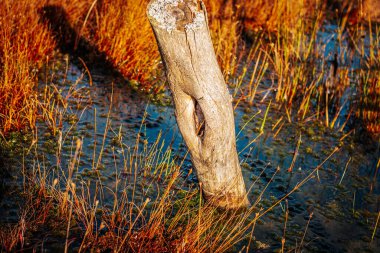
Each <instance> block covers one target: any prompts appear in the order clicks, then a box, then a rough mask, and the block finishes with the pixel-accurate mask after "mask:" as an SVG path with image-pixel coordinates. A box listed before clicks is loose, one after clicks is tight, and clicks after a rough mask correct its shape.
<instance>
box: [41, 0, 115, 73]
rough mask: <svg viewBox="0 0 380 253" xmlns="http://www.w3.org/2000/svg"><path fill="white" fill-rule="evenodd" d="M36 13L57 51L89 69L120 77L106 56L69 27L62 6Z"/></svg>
mask: <svg viewBox="0 0 380 253" xmlns="http://www.w3.org/2000/svg"><path fill="white" fill-rule="evenodd" d="M38 13H39V15H40V22H42V23H43V24H45V25H46V26H48V27H49V30H50V31H51V33H52V35H53V36H54V38H55V41H56V43H57V47H58V49H59V50H60V51H61V52H62V53H63V54H69V55H71V56H73V58H74V60H75V61H77V60H78V59H82V60H83V61H84V62H85V63H86V65H87V66H89V67H90V68H91V69H95V70H103V71H104V70H106V71H108V72H109V73H111V74H112V75H115V74H116V75H117V76H118V77H122V75H121V74H120V73H119V72H118V71H117V70H116V69H115V67H114V65H113V64H112V62H110V61H109V60H107V56H106V54H105V53H104V52H101V51H99V50H98V49H97V48H96V47H95V46H94V45H92V43H90V42H89V41H88V40H87V39H86V38H84V37H83V36H81V34H80V30H81V29H76V28H74V27H72V26H71V24H70V22H69V18H68V14H67V12H66V11H65V9H64V8H63V7H62V6H59V5H46V6H44V7H42V8H41V9H39V10H38ZM78 30H79V31H78Z"/></svg>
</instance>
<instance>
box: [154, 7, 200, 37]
mask: <svg viewBox="0 0 380 253" xmlns="http://www.w3.org/2000/svg"><path fill="white" fill-rule="evenodd" d="M148 16H150V17H151V18H153V19H154V20H155V21H156V22H157V23H158V26H159V27H160V28H161V29H164V30H167V31H168V32H171V31H173V30H179V31H185V30H190V29H191V30H195V29H197V28H199V27H201V26H202V24H203V22H204V20H205V15H204V13H203V5H202V3H201V1H200V0H152V1H151V2H150V4H149V5H148Z"/></svg>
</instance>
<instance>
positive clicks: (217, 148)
mask: <svg viewBox="0 0 380 253" xmlns="http://www.w3.org/2000/svg"><path fill="white" fill-rule="evenodd" d="M147 15H148V18H149V21H150V23H151V25H152V27H153V31H154V34H155V37H156V40H157V44H158V47H159V50H160V53H161V58H162V61H163V63H164V66H165V71H166V76H167V79H168V82H169V86H170V90H171V92H172V96H173V100H174V105H175V113H176V118H177V123H178V126H179V129H180V131H181V133H182V136H183V138H184V140H185V142H186V145H187V147H188V148H189V151H190V154H191V159H192V162H193V165H194V167H195V169H196V172H197V175H198V179H199V182H200V183H201V184H202V190H203V195H204V196H205V198H206V199H207V200H208V201H211V202H212V204H214V205H216V206H219V207H223V208H240V207H246V206H248V204H249V202H248V199H247V196H246V189H245V184H244V180H243V176H242V172H241V168H240V165H239V160H238V156H237V152H236V140H235V123H234V115H233V109H232V104H231V102H232V101H231V99H232V98H231V95H230V94H229V92H228V89H227V85H226V83H225V82H224V79H223V75H222V73H221V70H220V68H219V66H218V62H217V60H216V56H215V52H214V49H213V44H212V42H211V37H210V33H209V30H208V24H207V13H206V8H205V6H204V4H203V2H201V1H197V0H152V1H151V2H150V3H149V5H148V10H147Z"/></svg>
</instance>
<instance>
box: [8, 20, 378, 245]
mask: <svg viewBox="0 0 380 253" xmlns="http://www.w3.org/2000/svg"><path fill="white" fill-rule="evenodd" d="M335 29H336V27H334V26H331V27H330V26H326V30H325V31H323V33H326V34H325V35H323V34H322V36H321V37H322V38H324V39H321V43H325V44H326V45H327V46H326V48H327V49H326V50H325V58H326V59H328V58H329V57H330V55H331V52H334V51H336V50H337V46H336V39H335V42H334V39H331V38H332V37H331V38H329V36H328V35H329V34H331V33H334V31H335ZM339 50H346V49H345V47H339ZM347 52H348V51H347ZM347 54H348V53H347ZM347 57H348V56H347ZM354 59H357V58H354ZM347 64H348V63H347ZM353 66H357V67H359V66H360V61H356V60H355V61H354V62H353ZM82 74H83V73H82V71H81V70H80V69H79V68H78V66H77V65H75V64H70V65H69V66H68V70H67V72H66V74H65V73H60V74H59V75H58V76H56V77H54V78H51V77H50V75H47V76H48V78H46V79H47V80H48V81H47V82H46V83H42V84H41V87H42V88H43V87H44V86H46V84H48V85H49V86H52V84H51V83H54V85H55V86H56V87H57V88H58V90H60V92H59V93H60V95H61V96H63V97H65V96H67V95H68V94H70V98H68V102H69V103H68V109H67V111H66V110H65V112H64V114H63V115H64V116H63V125H62V129H61V132H62V133H63V134H62V136H61V137H60V136H59V135H58V136H54V135H52V134H50V132H51V131H50V130H48V129H47V128H46V127H45V126H44V125H43V124H41V125H40V127H39V128H38V129H39V135H40V142H41V143H40V144H39V148H40V151H41V152H42V153H43V154H44V156H45V157H46V159H45V160H44V165H45V166H46V167H48V168H51V171H54V170H58V169H57V168H56V167H57V164H58V167H59V169H62V170H63V171H65V170H67V168H68V167H69V163H70V161H71V159H72V157H73V154H74V153H75V139H76V138H78V137H79V138H80V139H81V140H82V141H83V147H82V150H81V157H80V163H79V166H78V168H77V171H76V172H75V173H76V175H77V176H78V177H77V179H78V180H81V179H85V180H90V181H91V180H96V178H97V177H101V181H102V182H103V184H104V186H107V187H110V188H114V187H115V175H122V178H121V179H122V180H124V181H125V182H127V183H125V184H124V185H123V187H125V188H128V187H129V185H128V182H133V178H131V177H132V175H133V171H132V168H130V166H129V165H128V164H125V163H123V161H124V160H125V159H124V157H123V156H124V155H125V153H124V151H125V150H131V149H133V148H134V147H135V143H136V138H137V136H138V135H139V136H140V138H139V143H141V145H140V146H141V147H142V146H143V144H144V143H145V144H148V145H147V146H152V145H153V144H154V142H155V141H156V140H157V137H158V136H160V143H161V144H162V147H161V149H160V150H167V149H169V150H171V152H172V154H171V155H172V156H173V157H180V158H183V157H186V158H185V163H184V165H183V167H182V170H183V177H184V180H185V182H186V185H185V186H184V187H191V186H192V185H196V183H197V179H196V176H195V175H194V173H192V174H190V175H189V174H188V173H189V171H190V169H191V168H192V165H191V162H190V159H189V157H188V156H186V151H187V150H186V147H185V145H184V144H183V141H182V137H181V135H180V133H179V130H178V128H177V125H176V121H175V117H174V109H173V108H172V106H160V105H157V104H154V103H151V102H149V101H148V99H146V97H145V96H144V95H142V94H140V93H138V92H136V91H132V90H131V88H130V86H129V85H128V84H127V83H126V82H125V81H123V80H117V79H114V78H113V77H110V76H107V75H106V74H104V73H101V72H99V73H98V74H97V72H96V71H93V72H92V82H93V84H92V85H90V81H89V80H90V79H89V78H88V76H85V77H84V78H83V79H81V75H82ZM63 80H66V81H63ZM78 80H79V81H78ZM77 81H78V82H77ZM75 83H77V84H76V85H75V89H74V90H75V92H73V91H72V90H71V91H69V90H70V88H71V87H73V86H74V84H75ZM265 88H267V87H265V86H264V87H263V89H265ZM346 92H347V95H346V96H350V95H352V92H355V91H354V89H352V90H348V91H346ZM267 95H268V96H267V98H266V99H265V100H264V102H263V103H257V104H256V106H255V107H252V106H248V105H244V104H241V105H240V106H239V107H237V110H236V111H235V113H236V117H235V119H236V133H239V134H238V136H237V149H238V152H239V156H240V160H241V166H242V170H243V175H244V179H245V183H246V187H247V189H249V200H250V202H251V203H255V202H256V201H258V196H259V195H260V194H261V193H262V192H264V193H263V195H262V198H261V200H260V201H258V204H257V208H258V209H259V208H264V210H265V209H266V208H268V207H270V206H271V205H272V204H273V203H275V202H276V201H278V200H279V199H281V198H283V197H284V196H285V195H286V194H287V193H289V192H290V191H292V190H293V189H294V187H296V186H297V185H298V184H299V183H300V182H301V181H302V180H303V179H305V178H307V177H308V176H310V175H312V176H311V177H310V180H308V181H307V182H306V183H305V184H304V185H302V186H301V187H300V188H299V189H298V190H296V191H295V192H293V193H292V194H291V195H290V196H288V197H286V198H284V200H283V201H282V202H281V203H280V204H279V205H277V206H276V207H274V208H273V210H272V211H270V212H269V213H267V214H266V215H265V216H264V217H263V218H262V219H261V220H260V221H259V222H258V224H257V225H256V227H255V230H254V232H253V236H254V237H255V239H256V241H255V242H254V243H253V247H251V248H252V252H273V251H275V250H278V249H280V248H281V239H282V237H283V236H285V239H286V241H285V247H286V249H288V250H292V249H293V250H294V249H302V251H303V252H376V251H377V249H378V248H379V247H380V232H377V233H376V234H375V237H374V239H373V241H371V237H372V233H373V231H374V228H375V223H376V218H377V214H378V212H379V208H380V186H379V175H378V173H377V169H378V168H377V167H376V166H377V163H378V161H379V158H380V150H379V149H380V147H379V141H378V139H376V138H374V137H373V136H370V135H367V134H366V133H364V132H362V131H355V132H353V133H351V134H349V135H348V136H347V137H346V136H345V134H346V133H348V131H349V130H350V125H348V126H347V127H346V128H345V131H344V132H338V131H337V130H336V129H329V128H326V127H325V126H324V125H322V124H321V123H318V122H317V121H310V122H307V123H302V124H301V123H288V122H287V120H286V115H283V114H282V113H280V112H276V111H275V110H270V111H269V114H268V117H267V119H266V122H265V126H264V131H263V134H262V135H260V127H261V126H262V124H263V118H264V113H265V110H266V108H267V106H268V101H269V100H270V99H271V98H272V96H273V94H267ZM262 99H263V96H261V97H260V95H258V98H257V100H258V101H260V100H262ZM348 108H349V104H347V108H346V109H344V110H343V113H342V115H345V112H346V111H347V110H348ZM259 110H261V112H260V113H258V115H257V116H256V117H254V118H253V119H252V120H251V121H249V119H251V118H252V117H253V116H254V115H255V114H256V113H257V112H258V111H259ZM280 118H283V120H282V121H281V124H282V122H284V123H283V126H282V129H281V131H280V132H279V133H278V135H276V136H275V133H276V132H277V130H278V128H277V127H276V128H275V129H272V128H273V127H274V126H275V125H276V123H277V122H278V120H279V119H280ZM341 120H342V122H341V123H340V124H342V123H343V122H344V121H345V118H344V117H342V119H341ZM354 124H355V122H352V125H354ZM377 138H378V137H377ZM59 139H61V142H62V150H61V151H60V153H59V154H58V153H57V152H58V151H57V147H58V146H59V144H58V140H59ZM253 140H255V141H253ZM298 143H299V148H297V145H298ZM335 148H339V149H338V150H337V151H336V152H335V153H334V154H333V155H332V156H331V158H330V159H328V160H327V161H326V162H325V163H323V161H324V160H325V159H326V158H327V157H328V156H329V155H330V154H331V153H332V152H333V151H334V149H335ZM57 154H58V157H60V161H58V160H57ZM100 154H102V157H101V159H99V157H100ZM142 159H143V158H142ZM98 160H99V164H97V161H98ZM94 163H95V166H96V167H97V168H98V171H99V173H100V174H99V175H98V174H97V175H95V176H94V174H93V173H92V170H93V168H94ZM322 163H323V164H322ZM292 164H293V165H292ZM321 164H322V165H321ZM319 165H321V166H320V167H319V169H318V170H317V171H314V170H315V169H316V168H318V166H319ZM289 168H291V170H290V169H289ZM277 169H278V170H277ZM58 173H59V171H57V174H58ZM53 178H54V176H53ZM123 187H121V188H119V189H118V190H119V191H120V192H122V191H123ZM136 194H137V195H138V197H141V201H143V199H144V197H145V196H146V193H144V192H141V191H140V190H139V189H138V190H137V193H136ZM111 195H112V194H111V193H109V195H107V193H105V196H103V198H104V203H101V204H102V205H104V206H107V205H112V201H113V200H112V198H111ZM153 195H154V194H153ZM12 206H13V207H12ZM7 207H8V209H7V208H5V209H6V210H7V214H6V215H5V216H6V217H10V219H12V217H13V218H17V215H18V214H17V204H15V203H13V204H9V203H8V204H7ZM1 210H4V209H1ZM286 210H287V211H288V212H289V217H288V219H287V221H286V223H285V213H286ZM311 214H312V215H311ZM309 220H310V222H309ZM8 221H12V220H8ZM285 227H286V229H285ZM284 230H285V232H284ZM244 243H246V242H243V243H242V244H241V245H237V246H236V247H235V248H234V249H233V251H239V250H240V247H242V245H243V244H244ZM52 250H53V249H52Z"/></svg>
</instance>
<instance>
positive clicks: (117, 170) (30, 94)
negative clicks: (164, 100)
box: [0, 0, 380, 252]
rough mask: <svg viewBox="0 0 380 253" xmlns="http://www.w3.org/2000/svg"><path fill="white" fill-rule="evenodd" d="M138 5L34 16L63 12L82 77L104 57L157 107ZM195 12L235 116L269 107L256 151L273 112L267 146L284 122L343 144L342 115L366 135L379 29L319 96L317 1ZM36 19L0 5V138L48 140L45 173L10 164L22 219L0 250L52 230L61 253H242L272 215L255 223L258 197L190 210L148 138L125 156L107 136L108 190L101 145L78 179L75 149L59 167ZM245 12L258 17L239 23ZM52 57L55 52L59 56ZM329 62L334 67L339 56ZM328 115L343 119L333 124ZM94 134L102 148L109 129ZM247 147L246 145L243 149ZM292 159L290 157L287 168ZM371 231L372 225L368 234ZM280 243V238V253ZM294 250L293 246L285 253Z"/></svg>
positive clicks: (50, 39) (321, 67) (44, 50)
mask: <svg viewBox="0 0 380 253" xmlns="http://www.w3.org/2000/svg"><path fill="white" fill-rule="evenodd" d="M147 2H148V1H147V0H142V1H127V2H125V1H121V0H103V1H100V0H99V1H93V0H86V1H79V0H75V1H70V2H68V1H64V2H62V1H55V0H53V1H48V4H49V6H58V7H60V8H62V10H63V11H64V13H63V14H65V18H67V23H66V24H65V25H66V26H68V27H63V29H66V30H69V31H70V33H69V34H70V35H71V36H73V37H72V38H69V42H70V43H68V45H72V46H74V47H75V46H76V45H77V43H79V42H81V43H85V45H84V48H89V47H91V48H94V49H93V50H92V53H90V56H89V57H88V58H87V59H82V61H83V62H84V63H85V64H87V63H89V62H90V61H91V59H92V56H94V55H93V54H94V52H95V53H96V54H97V53H99V54H104V55H105V56H106V58H107V60H108V61H109V62H110V63H111V65H112V67H113V68H115V69H117V70H118V71H119V72H120V73H121V74H122V75H123V76H124V77H126V78H128V79H131V80H135V81H134V82H133V83H134V84H135V85H137V87H138V89H141V90H144V91H146V92H153V93H159V92H162V90H163V89H164V82H163V81H162V71H161V66H160V64H161V63H160V60H159V54H158V51H157V48H156V44H155V43H154V37H153V33H152V32H151V30H150V29H151V28H150V26H149V22H148V21H147V20H146V17H145V10H146V4H147ZM359 2H361V1H359ZM205 3H206V6H207V8H208V12H209V22H210V23H209V25H210V28H211V35H212V38H213V41H214V47H215V51H216V53H217V56H218V60H219V62H220V64H221V66H222V69H223V73H224V75H225V76H226V77H227V78H229V80H232V81H230V84H231V86H232V87H233V88H235V92H234V95H235V98H236V99H237V100H238V102H240V101H245V102H248V103H249V104H256V103H257V104H259V103H260V102H267V101H268V100H269V101H271V102H269V106H267V109H266V110H265V115H264V119H263V123H262V125H261V127H260V129H259V130H260V133H259V135H258V137H257V139H258V138H260V137H261V136H262V135H264V133H263V130H264V124H265V122H266V120H267V116H268V111H269V109H272V108H279V109H281V110H283V111H284V112H285V116H284V117H281V118H280V119H279V120H277V121H276V123H275V124H274V126H273V131H274V130H275V131H276V132H275V133H274V135H273V137H274V138H276V136H277V135H278V133H279V132H280V130H281V129H282V127H283V125H284V123H285V122H284V121H285V119H287V120H288V121H289V122H292V121H297V120H299V121H309V120H313V119H316V120H319V121H322V122H324V124H325V125H326V126H327V127H330V128H336V129H339V130H343V128H344V127H345V126H346V125H347V124H348V123H347V122H348V120H349V119H350V118H351V117H352V115H355V117H357V118H359V119H361V120H362V121H363V125H364V127H365V128H366V129H367V130H368V131H369V132H373V133H379V132H380V128H379V126H380V123H379V120H380V117H379V111H380V108H379V106H380V100H379V97H380V91H379V87H380V86H379V85H380V82H379V78H378V76H379V71H378V70H379V67H380V66H379V62H380V60H379V55H380V54H379V51H378V50H379V45H380V44H379V28H378V26H377V25H375V24H374V23H372V21H371V20H368V23H367V26H365V27H367V28H368V29H369V31H370V33H369V34H370V40H369V41H370V43H369V46H368V48H369V49H367V48H365V45H364V44H363V45H359V43H355V42H353V43H352V44H354V48H355V50H354V53H355V54H356V53H358V54H359V55H360V56H361V57H362V61H361V62H364V63H363V64H362V66H361V67H362V69H361V70H359V74H358V76H359V78H358V79H359V81H358V82H356V79H355V78H354V77H355V75H357V72H354V71H351V70H349V69H347V68H345V67H344V68H343V67H340V68H339V69H338V70H337V79H338V81H337V82H336V85H335V86H329V87H327V85H326V82H327V79H328V78H329V77H330V75H331V73H330V65H331V64H329V62H328V59H325V57H326V48H325V47H324V46H323V45H322V44H321V43H319V42H318V40H317V34H318V31H319V30H321V28H322V24H323V22H324V21H325V16H326V14H325V11H326V6H325V1H317V0H315V1H300V0H294V1H293V0H292V1H280V0H279V1H232V0H231V1H221V0H207V1H205ZM46 6H47V4H45V3H43V1H38V2H36V1H31V0H25V1H11V0H4V1H3V2H2V4H0V24H1V25H0V35H1V43H0V63H1V65H0V66H1V69H0V101H2V102H1V103H0V133H1V135H4V134H7V133H9V132H10V131H11V130H20V129H23V128H28V127H32V128H33V127H35V125H36V124H35V123H36V120H37V119H38V118H42V119H44V120H45V121H46V122H47V125H48V128H49V129H50V131H51V132H52V133H53V136H55V138H56V140H57V142H56V143H57V145H56V147H55V148H56V149H55V150H54V152H53V153H55V160H56V165H55V166H54V167H53V168H51V167H49V166H47V165H46V164H45V163H46V160H49V159H47V158H46V156H45V155H44V154H41V151H40V149H39V148H40V147H39V145H40V143H39V142H38V139H36V140H34V142H32V143H33V144H32V145H31V146H30V147H28V148H27V149H26V150H25V152H26V153H28V152H29V155H30V156H32V157H33V158H32V160H31V161H32V163H31V164H22V166H23V167H29V166H30V167H31V168H30V170H25V171H24V174H23V176H24V180H23V181H24V182H25V184H24V187H23V188H24V190H23V196H24V199H25V205H24V208H23V210H22V212H21V214H20V219H19V222H18V223H17V224H15V225H14V226H10V227H7V228H4V229H2V230H1V231H0V242H1V244H2V247H3V248H2V249H3V250H5V251H12V250H16V249H25V241H26V240H28V238H30V237H32V236H31V235H30V233H31V232H30V231H36V228H39V227H43V226H47V224H48V223H49V222H51V221H53V220H54V221H56V222H55V224H54V225H53V226H55V227H54V228H53V229H57V230H59V232H60V234H61V235H60V238H61V239H62V238H64V239H63V241H64V244H65V250H68V249H73V250H74V249H75V250H79V251H87V250H101V251H107V250H114V251H138V252H174V251H175V252H225V251H228V250H231V248H232V247H233V246H234V245H236V244H237V243H238V242H240V241H243V240H248V243H247V244H246V245H247V247H246V248H245V249H244V250H247V251H248V250H249V247H250V245H251V241H254V238H253V237H249V236H248V238H247V234H248V233H247V231H248V232H250V234H251V235H252V234H253V231H254V229H255V225H256V222H257V221H258V220H259V218H261V217H262V216H263V215H265V214H266V213H268V212H269V211H270V210H271V209H272V208H273V207H270V208H269V209H266V210H258V206H257V205H258V204H259V202H260V201H261V197H262V193H261V194H259V197H258V198H257V199H256V201H255V202H254V203H255V204H254V205H253V206H252V208H250V209H248V210H246V211H245V212H231V211H228V212H227V211H222V210H217V209H216V208H214V207H213V206H211V205H209V204H208V203H204V201H203V199H202V196H201V195H200V194H199V192H200V190H201V189H199V188H198V187H194V186H192V187H190V186H184V185H186V184H185V183H184V177H186V176H187V175H183V174H182V173H184V172H183V171H182V170H181V165H182V163H183V161H182V160H178V158H174V157H175V156H174V155H173V153H172V150H170V149H164V148H163V147H164V146H163V145H162V143H161V140H160V136H159V137H157V140H156V141H155V142H154V143H153V144H152V145H148V143H147V142H146V141H145V140H142V139H141V138H140V137H141V136H140V135H138V136H137V140H136V144H135V145H134V146H133V147H130V146H128V145H126V144H125V143H123V140H122V138H121V137H120V136H118V138H116V139H115V140H116V142H115V143H117V144H118V145H115V147H114V148H113V149H112V152H113V154H114V156H115V160H114V168H113V169H114V173H113V174H112V176H111V175H103V174H102V169H101V168H102V166H103V165H102V156H103V152H104V150H105V148H104V141H103V143H102V147H101V148H100V151H99V150H98V149H97V147H96V145H95V146H94V150H93V157H92V159H93V160H92V167H91V168H87V170H81V161H82V160H81V159H83V158H81V155H82V149H83V142H82V141H83V140H82V139H80V138H77V137H72V140H71V141H72V143H73V145H72V147H71V149H70V151H71V154H69V155H68V154H66V156H65V154H64V152H65V151H64V147H63V142H64V140H65V139H67V138H69V137H68V136H69V135H68V133H64V132H63V128H62V125H63V121H64V118H65V117H66V116H68V110H69V109H70V105H69V104H70V100H69V99H68V98H69V95H68V96H62V94H61V93H60V91H59V88H58V87H56V86H54V85H49V86H48V85H47V86H46V88H45V90H44V91H43V92H42V93H41V94H38V92H37V83H38V74H37V73H38V70H39V69H41V67H43V66H45V68H46V69H48V68H49V67H50V64H51V60H50V59H51V58H52V57H54V56H55V52H54V50H55V49H56V48H57V46H58V47H60V46H59V45H58V44H62V41H60V40H63V39H62V38H59V35H58V34H56V33H55V32H54V30H53V29H52V27H51V26H52V25H51V24H49V23H47V22H41V16H40V13H39V11H38V10H41V9H43V8H44V7H46ZM257 10H260V15H258V16H253V15H254V14H255V13H257ZM351 13H352V12H349V11H348V12H342V15H343V17H342V18H341V21H342V22H341V23H340V24H339V28H338V29H339V31H340V37H341V38H340V39H342V40H343V39H344V36H343V35H344V34H345V32H344V31H349V30H347V29H348V26H351V27H350V29H353V30H354V31H352V30H351V31H350V32H347V34H348V35H347V37H346V39H347V40H350V39H352V40H355V39H353V38H354V35H351V33H352V34H354V33H360V31H361V29H362V28H363V26H361V25H358V24H355V25H352V23H353V17H352V14H351ZM306 17H308V18H307V19H306ZM363 22H364V21H363ZM366 22H367V21H366ZM263 30H264V31H263ZM268 31H270V32H272V33H267V32H268ZM65 39H67V38H65ZM243 39H245V40H243ZM71 43H72V44H71ZM63 45H64V42H63ZM66 46H67V45H66ZM59 49H60V50H61V51H62V47H60V48H59ZM72 50H74V48H70V49H69V52H71V51H72ZM74 51H75V50H74ZM90 51H91V50H90ZM337 53H338V59H341V60H340V61H341V62H340V65H343V63H342V61H343V60H342V59H345V57H346V56H345V53H344V52H343V51H340V52H337ZM328 57H330V55H329V56H328ZM331 57H332V55H331ZM47 72H48V71H47ZM87 72H88V73H89V70H88V69H87ZM334 78H335V77H334ZM46 82H48V81H46ZM75 87H76V85H75V84H74V85H73V89H74V88H75ZM347 87H354V88H355V90H356V91H357V96H358V97H359V103H358V104H355V103H351V102H352V101H351V100H347V101H348V102H347V101H346V100H345V99H344V98H343V92H342V90H345V89H347ZM327 88H329V89H331V92H332V95H330V94H329V93H328V92H327ZM72 92H74V90H72ZM342 98H343V102H342ZM271 99H272V100H271ZM346 103H350V106H351V108H350V110H349V111H348V112H347V111H344V110H343V108H344V106H345V105H346ZM111 104H112V103H111ZM237 104H238V103H237ZM263 111H264V110H263ZM342 115H343V118H344V119H343V120H342V121H341V122H340V121H339V118H340V117H342ZM108 116H109V115H108ZM73 121H74V124H73V127H72V128H70V129H69V130H68V131H71V130H72V129H74V126H75V124H76V123H77V120H73ZM109 124H110V122H108V121H107V125H109ZM106 130H107V131H105V133H104V135H103V140H105V138H106V135H107V134H108V130H109V128H108V127H107V128H106ZM120 131H121V129H120ZM95 132H96V122H95ZM95 138H96V137H95V136H94V139H95ZM300 140H301V138H300V139H299V141H300ZM141 142H143V143H144V145H141V144H140V143H141ZM254 142H256V139H254V140H253V141H251V142H249V145H248V146H247V147H245V148H248V147H249V146H250V145H251V144H252V143H254ZM298 147H299V144H298ZM298 147H297V149H296V151H298ZM336 151H337V150H334V151H333V153H334V152H336ZM118 156H121V158H117V157H118ZM67 157H69V158H67ZM296 157H297V156H296V154H295V155H294V158H293V159H296ZM27 161H30V160H27ZM324 162H325V161H324ZM293 165H294V164H293ZM320 168H321V166H318V167H317V168H316V169H315V170H314V171H313V172H312V173H311V174H310V176H308V177H307V178H306V179H305V181H302V184H303V183H305V182H307V180H309V179H310V178H311V177H313V176H314V174H316V173H318V171H319V170H320ZM107 176H108V179H110V180H113V182H114V184H113V185H112V187H111V186H106V185H105V183H104V181H105V180H107ZM302 184H299V185H297V186H296V188H294V189H293V190H291V191H290V192H289V194H290V193H292V192H294V191H296V190H298V189H299V187H301V185H302ZM200 187H201V186H200ZM265 189H266V188H265ZM265 189H264V190H265ZM289 194H288V195H289ZM288 195H286V196H285V197H284V198H282V199H280V200H278V201H277V202H276V203H275V204H274V205H273V206H275V205H279V204H280V203H282V201H284V200H285V198H286V197H287V196H288ZM286 215H287V214H286ZM286 217H287V216H286ZM310 218H311V216H310ZM286 219H287V218H286ZM309 221H310V220H309ZM377 221H378V219H377ZM285 224H286V223H285ZM376 228H377V222H376V225H375V227H374V230H373V233H374V234H375V232H376ZM285 229H286V226H285V228H284V235H283V241H282V249H283V250H282V251H284V248H285V242H286V240H285ZM306 229H307V227H306ZM306 229H305V230H306ZM37 231H38V229H37ZM62 235H63V236H62ZM75 238H79V239H75ZM303 243H304V236H303V237H302V241H301V244H300V245H298V246H296V250H300V248H301V247H302V245H303ZM238 250H240V249H238Z"/></svg>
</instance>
